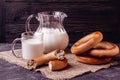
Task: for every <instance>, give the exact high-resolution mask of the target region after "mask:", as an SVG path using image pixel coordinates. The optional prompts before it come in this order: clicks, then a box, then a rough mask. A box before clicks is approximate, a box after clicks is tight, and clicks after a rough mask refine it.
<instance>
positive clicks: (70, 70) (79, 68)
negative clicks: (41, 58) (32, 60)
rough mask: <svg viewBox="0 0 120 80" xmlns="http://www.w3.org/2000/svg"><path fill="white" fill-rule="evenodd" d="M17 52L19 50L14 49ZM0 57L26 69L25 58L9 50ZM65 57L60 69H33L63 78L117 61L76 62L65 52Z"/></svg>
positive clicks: (108, 65)
mask: <svg viewBox="0 0 120 80" xmlns="http://www.w3.org/2000/svg"><path fill="white" fill-rule="evenodd" d="M16 51H17V52H18V53H20V52H21V50H16ZM0 58H1V59H4V60H6V61H8V62H9V63H13V64H17V65H19V66H22V67H24V68H26V69H27V66H26V62H27V60H23V59H22V58H16V57H14V56H13V55H12V52H11V51H4V52H0ZM66 58H67V59H68V62H69V66H68V67H67V68H65V69H63V70H61V71H50V70H49V68H48V66H42V67H40V68H37V69H36V70H35V71H40V72H41V73H42V74H43V75H44V76H46V77H47V78H50V79H54V80H63V79H69V78H73V77H75V76H77V75H82V74H84V73H86V72H90V71H91V72H96V71H97V70H100V69H103V68H108V67H110V66H111V65H116V64H118V62H116V61H111V62H110V63H107V64H103V65H88V64H83V63H80V62H77V61H76V60H74V55H73V54H70V53H67V54H66Z"/></svg>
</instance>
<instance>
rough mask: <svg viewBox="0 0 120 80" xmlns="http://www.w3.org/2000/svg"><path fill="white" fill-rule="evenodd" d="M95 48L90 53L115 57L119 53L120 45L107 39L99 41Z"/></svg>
mask: <svg viewBox="0 0 120 80" xmlns="http://www.w3.org/2000/svg"><path fill="white" fill-rule="evenodd" d="M93 48H94V49H93V50H91V51H90V53H89V54H90V55H91V56H94V57H97V58H109V57H114V56H116V55H117V54H118V53H119V47H118V46H117V45H116V44H114V43H111V42H107V41H103V42H99V43H98V44H96V45H95V46H94V47H93Z"/></svg>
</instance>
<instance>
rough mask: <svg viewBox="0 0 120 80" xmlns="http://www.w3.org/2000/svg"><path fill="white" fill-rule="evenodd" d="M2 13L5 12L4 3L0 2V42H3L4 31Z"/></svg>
mask: <svg viewBox="0 0 120 80" xmlns="http://www.w3.org/2000/svg"><path fill="white" fill-rule="evenodd" d="M4 11H5V3H4V1H3V0H1V1H0V42H4V41H5V34H4V33H5V29H4V27H3V26H4V19H5V18H4Z"/></svg>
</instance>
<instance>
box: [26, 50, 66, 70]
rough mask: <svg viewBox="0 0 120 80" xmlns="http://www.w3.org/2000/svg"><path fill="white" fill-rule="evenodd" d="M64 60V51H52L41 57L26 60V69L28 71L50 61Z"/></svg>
mask: <svg viewBox="0 0 120 80" xmlns="http://www.w3.org/2000/svg"><path fill="white" fill-rule="evenodd" d="M64 58H65V51H64V50H54V51H52V52H50V53H48V54H44V55H42V56H39V57H36V58H34V59H31V60H28V62H27V67H28V68H29V69H35V68H36V67H37V66H41V65H43V64H46V63H48V62H49V61H51V60H56V59H59V60H63V59H64Z"/></svg>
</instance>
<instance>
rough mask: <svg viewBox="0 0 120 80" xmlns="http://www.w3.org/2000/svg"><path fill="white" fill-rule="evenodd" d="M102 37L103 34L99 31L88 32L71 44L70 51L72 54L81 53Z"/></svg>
mask: <svg viewBox="0 0 120 80" xmlns="http://www.w3.org/2000/svg"><path fill="white" fill-rule="evenodd" d="M102 39H103V35H102V33H101V32H99V31H96V32H93V33H90V34H88V35H86V36H84V37H83V38H81V39H80V40H78V41H77V42H76V43H74V44H73V46H72V47H71V52H72V53H73V54H82V53H84V52H86V51H88V50H89V49H91V48H92V47H93V46H95V45H96V44H97V43H98V42H100V41H101V40H102Z"/></svg>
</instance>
